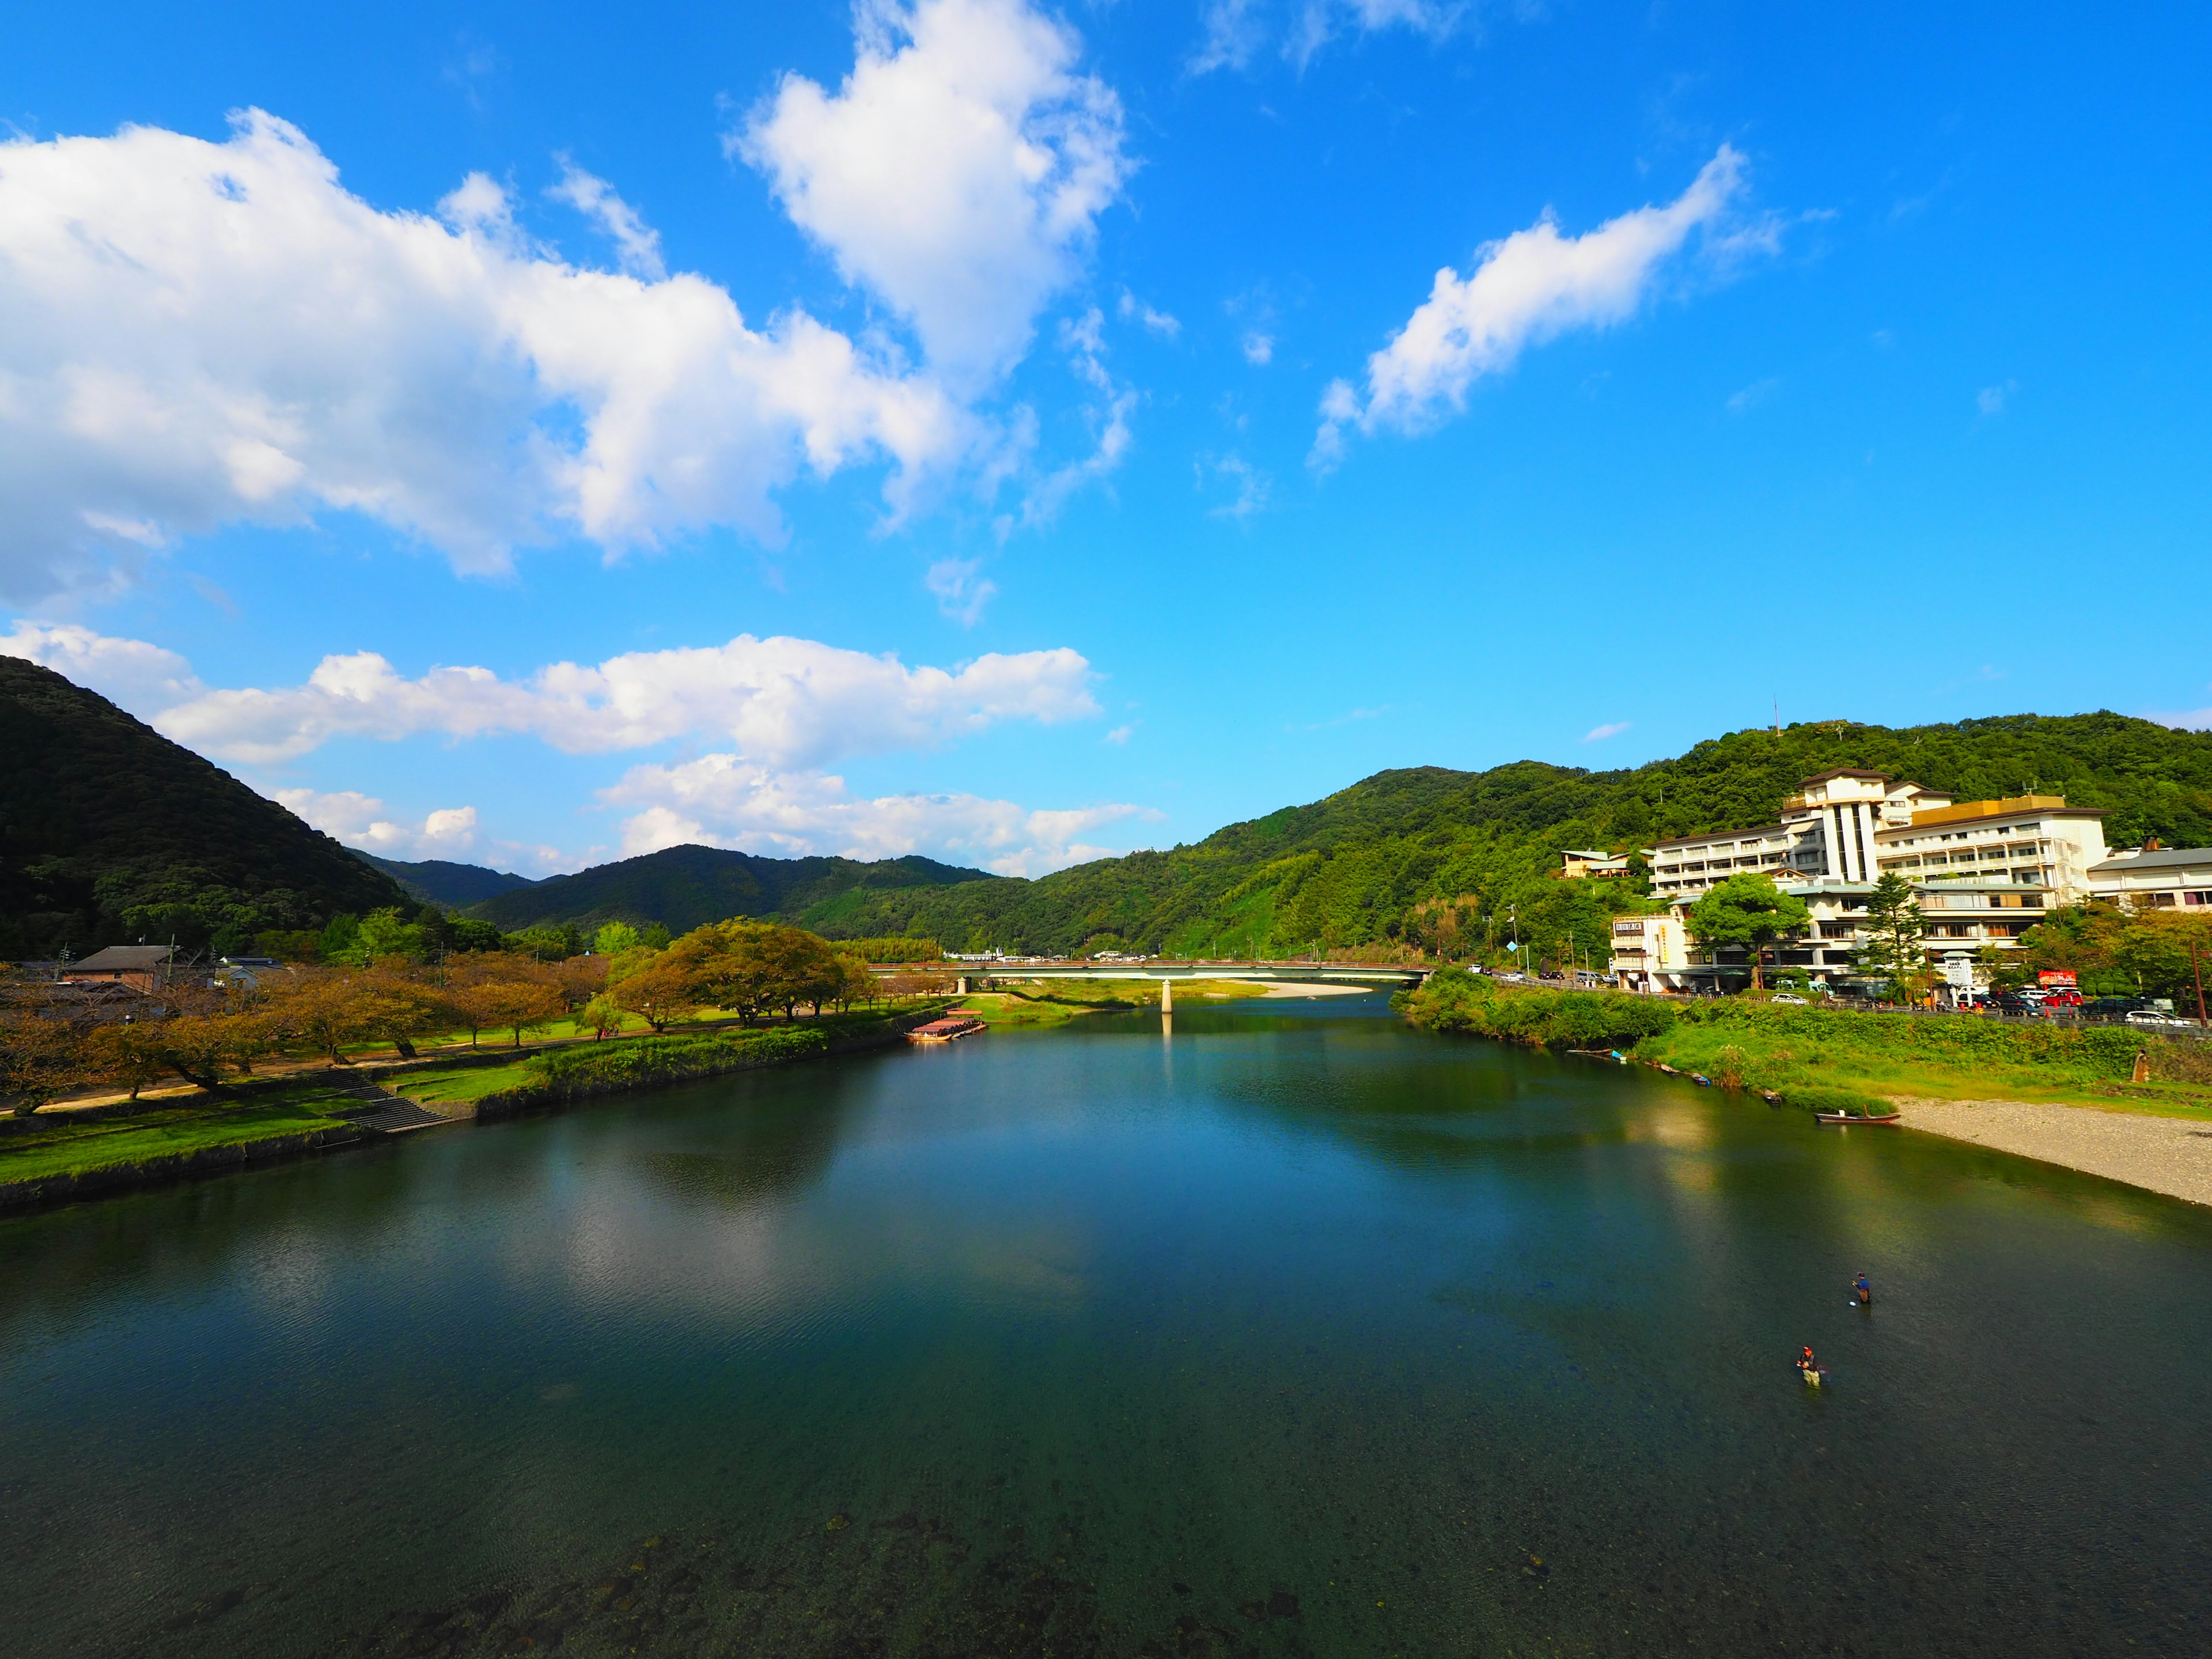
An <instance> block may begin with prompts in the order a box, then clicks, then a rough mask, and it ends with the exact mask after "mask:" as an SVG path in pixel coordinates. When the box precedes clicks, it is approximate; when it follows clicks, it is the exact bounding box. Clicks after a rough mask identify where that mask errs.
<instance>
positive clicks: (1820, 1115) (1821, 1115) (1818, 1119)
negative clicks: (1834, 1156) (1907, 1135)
mask: <svg viewBox="0 0 2212 1659" xmlns="http://www.w3.org/2000/svg"><path fill="white" fill-rule="evenodd" d="M1903 1115H1904V1114H1902V1113H1900V1112H1886V1113H1884V1114H1882V1115H1881V1116H1879V1117H1863V1116H1861V1115H1859V1114H1858V1113H1857V1112H1815V1113H1814V1114H1813V1121H1814V1122H1815V1123H1873V1124H1883V1123H1895V1122H1896V1121H1898V1119H1899V1117H1901V1116H1903Z"/></svg>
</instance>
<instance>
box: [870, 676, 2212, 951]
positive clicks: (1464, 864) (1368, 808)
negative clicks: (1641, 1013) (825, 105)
mask: <svg viewBox="0 0 2212 1659" xmlns="http://www.w3.org/2000/svg"><path fill="white" fill-rule="evenodd" d="M1838 766H1849V767H1861V768H1866V769H1874V770H1879V771H1883V772H1888V773H1892V774H1894V775H1899V776H1901V777H1905V778H1909V779H1912V780H1915V781H1918V782H1920V783H1923V784H1925V785H1927V786H1928V787H1930V788H1934V789H1944V790H1948V791H1950V792H1951V793H1953V794H1954V795H1955V796H1956V797H1958V798H1959V799H1962V800H1968V799H1986V798H1990V797H1996V796H2003V795H2017V794H2022V793H2029V792H2031V791H2041V792H2043V793H2050V794H2063V795H2065V796H2066V797H2067V798H2068V799H2069V800H2071V801H2072V802H2073V803H2074V804H2075V805H2083V806H2102V807H2106V808H2109V809H2110V811H2111V816H2110V817H2108V818H2106V825H2105V830H2106V838H2107V840H2108V841H2109V842H2110V843H2111V844H2112V845H2113V846H2116V847H2118V846H2130V845H2135V844H2137V843H2139V842H2142V839H2143V838H2144V837H2145V836H2159V837H2160V838H2161V839H2163V840H2165V841H2166V842H2169V843H2171V844H2174V845H2182V846H2189V845H2195V846H2203V845H2207V844H2212V732H2182V731H2176V730H2174V729H2172V728H2171V727H2168V726H2160V725H2157V724H2155V723H2154V722H2152V721H2149V720H2132V719H2130V718H2128V717H2126V716H2124V715H2119V714H2076V715H2067V716H2060V717H2046V716H2040V715H2034V714H2019V715H2009V716H2004V717H2001V718H1996V719H1990V720H1964V721H1960V722H1957V723H1955V724H1951V725H1943V726H1910V727H1905V728H1901V729H1898V728H1891V727H1886V726H1861V725H1856V724H1853V723H1852V722H1850V721H1846V720H1822V721H1818V722H1814V723H1809V724H1805V725H1797V726H1789V727H1787V728H1785V729H1784V731H1782V732H1779V733H1777V732H1771V731H1765V730H1753V731H1747V732H1732V733H1730V734H1729V736H1727V737H1724V738H1714V739H1712V740H1711V741H1709V742H1705V743H1701V744H1698V745H1697V747H1695V748H1694V749H1692V750H1690V751H1689V752H1688V753H1687V754H1686V755H1681V756H1678V757H1674V758H1672V759H1668V760H1660V761H1654V762H1651V763H1650V764H1648V765H1644V766H1640V767H1637V768H1635V769H1632V770H1624V771H1615V772H1589V771H1583V770H1582V769H1577V768H1573V767H1561V766H1552V765H1547V764H1546V763H1542V762H1540V761H1516V762H1515V763H1511V764H1510V765H1506V766H1499V767H1494V768H1492V769H1491V770H1489V771H1486V772H1454V771H1449V770H1446V769H1443V768H1442V767H1418V768H1413V769H1407V770H1402V771H1391V772H1379V773H1377V774H1376V775H1374V776H1373V777H1370V778H1368V779H1366V780H1364V781H1362V782H1359V783H1356V784H1354V785H1352V787H1350V788H1348V789H1344V790H1340V791H1339V792H1338V793H1335V794H1334V795H1331V796H1329V797H1328V799H1325V800H1321V801H1316V802H1315V803H1314V804H1313V805H1309V806H1297V807H1285V808H1284V809H1283V810H1282V811H1278V812H1273V813H1270V814H1269V815H1268V816H1267V817H1263V818H1255V819H1253V820H1251V821H1249V822H1248V823H1234V824H1231V825H1230V826H1229V827H1228V828H1226V829H1221V830H1219V831H1217V832H1216V833H1215V834H1213V835H1212V836H1207V837H1206V839H1205V840H1204V841H1201V842H1197V843H1195V844H1194V845H1192V846H1188V847H1177V848H1174V849H1173V850H1171V851H1169V852H1159V853H1137V854H1131V855H1129V856H1128V857H1127V858H1121V859H1109V860H1101V861H1100V862H1098V863H1095V864H1086V865H1081V866H1078V867H1076V868H1074V869H1072V870H1063V871H1061V872H1059V873H1057V874H1055V875H1050V876H1046V877H1044V878H1041V879H1039V880H1036V881H1018V880H1010V879H1004V878H1001V879H996V880H992V881H988V882H975V883H967V884H959V885H955V886H950V887H927V888H914V889H903V890H892V891H877V892H870V893H866V894H864V895H862V896H860V900H858V901H856V902H854V903H853V904H851V905H849V906H848V907H847V908H845V909H844V910H843V911H842V912H841V914H840V915H839V917H838V923H839V927H840V930H841V931H842V932H844V933H848V934H849V935H854V936H857V935H864V934H871V933H927V934H930V935H931V936H933V937H934V938H936V939H940V940H942V941H944V943H945V945H946V947H947V948H948V949H952V950H959V949H963V948H982V947H984V946H987V945H997V946H1000V947H1001V948H1003V949H1006V950H1008V951H1068V950H1073V949H1074V948H1075V947H1076V946H1078V945H1081V944H1082V943H1083V942H1084V941H1085V939H1090V938H1091V937H1092V936H1093V935H1095V934H1099V933H1114V934H1116V935H1118V936H1120V937H1121V939H1125V940H1127V942H1128V943H1129V944H1131V945H1137V946H1141V947H1143V948H1145V949H1147V950H1163V951H1169V952H1170V953H1174V954H1182V953H1185V952H1195V953H1201V954H1211V953H1214V952H1216V951H1237V952H1243V951H1252V950H1256V951H1261V952H1262V953H1267V952H1273V953H1286V952H1295V951H1304V950H1307V949H1310V948H1313V947H1316V946H1321V947H1341V946H1354V945H1386V946H1387V945H1400V944H1402V945H1419V946H1424V947H1433V946H1434V945H1437V944H1438V943H1440V942H1443V943H1451V942H1455V941H1460V940H1464V939H1466V938H1467V937H1468V934H1469V933H1470V931H1472V932H1473V933H1475V934H1477V935H1479V936H1480V937H1482V938H1484V939H1497V940H1499V941H1502V940H1504V939H1505V938H1506V937H1507V936H1508V934H1509V933H1515V932H1517V933H1518V934H1519V935H1520V937H1522V938H1523V939H1530V940H1534V941H1536V942H1537V943H1538V944H1539V945H1540V947H1541V948H1542V949H1543V950H1544V951H1547V953H1548V952H1550V951H1552V950H1553V948H1554V945H1556V944H1558V943H1559V941H1562V940H1570V941H1571V943H1572V944H1573V945H1574V947H1575V948H1576V949H1577V950H1579V951H1584V952H1588V953H1589V954H1591V955H1595V956H1601V955H1602V952H1603V950H1604V948H1605V944H1606V932H1607V907H1608V906H1610V905H1613V904H1618V903H1620V902H1623V901H1624V900H1625V899H1626V897H1627V896H1629V895H1630V894H1632V893H1633V892H1634V891H1636V890H1638V889H1639V888H1640V886H1641V884H1640V883H1636V884H1630V885H1629V886H1628V887H1626V889H1624V888H1623V887H1621V886H1620V884H1609V883H1595V882H1561V881H1556V880H1553V879H1552V877H1551V872H1553V870H1555V869H1556V868H1557V867H1558V855H1559V851H1560V850H1561V849H1562V848H1569V847H1601V848H1616V849H1631V848H1638V847H1642V846H1644V845H1648V844H1649V843H1650V841H1651V840H1652V839H1654V838H1655V837H1657V836H1675V835H1693V834H1698V833H1701V832H1703V831H1706V830H1713V829H1731V828H1735V827H1738V826H1744V827H1749V826H1753V825H1757V824H1761V823H1772V822H1773V821H1774V819H1775V817H1776V815H1777V814H1778V812H1779V811H1780V810H1781V806H1782V802H1783V800H1784V798H1785V797H1786V796H1788V795H1789V794H1790V793H1792V792H1793V791H1794V790H1795V789H1796V786H1797V783H1798V781H1800V780H1801V779H1803V778H1806V777H1809V776H1811V775H1814V773H1817V772H1822V771H1826V770H1827V769H1829V768H1831V767H1838Z"/></svg>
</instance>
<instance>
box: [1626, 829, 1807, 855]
mask: <svg viewBox="0 0 2212 1659" xmlns="http://www.w3.org/2000/svg"><path fill="white" fill-rule="evenodd" d="M1789 827H1790V826H1789V825H1788V824H1786V823H1760V824H1754V825H1753V827H1752V828H1750V829H1716V830H1713V831H1712V832H1711V834H1709V835H1703V836H1668V837H1666V839H1664V840H1663V841H1661V842H1658V843H1657V845H1656V846H1652V847H1647V848H1644V855H1645V856H1646V857H1647V858H1648V857H1650V855H1651V854H1654V853H1656V852H1658V851H1659V850H1660V849H1661V848H1668V847H1694V846H1701V845H1703V844H1704V843H1705V842H1714V841H1748V840H1750V839H1751V838H1752V837H1753V836H1774V835H1779V834H1781V832H1782V831H1783V830H1784V829H1788V828H1789Z"/></svg>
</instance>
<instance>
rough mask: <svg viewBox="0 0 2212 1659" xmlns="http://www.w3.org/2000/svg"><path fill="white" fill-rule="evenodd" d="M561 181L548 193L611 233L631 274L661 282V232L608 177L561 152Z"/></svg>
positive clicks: (663, 269)
mask: <svg viewBox="0 0 2212 1659" xmlns="http://www.w3.org/2000/svg"><path fill="white" fill-rule="evenodd" d="M556 159H557V160H558V161H560V163H561V182H560V183H559V184H557V185H554V186H553V187H552V188H551V189H550V190H548V191H546V192H545V193H546V194H547V195H548V196H550V197H553V199H554V200H555V201H556V202H566V203H568V205H569V206H571V207H573V208H574V209H575V210H576V211H577V212H579V213H580V214H582V215H583V216H585V217H586V218H587V219H590V220H592V222H595V223H596V224H597V225H598V226H599V228H600V229H601V230H603V231H605V233H606V234H607V237H608V239H609V240H611V241H612V242H613V243H614V245H615V249H616V252H617V253H618V254H619V255H620V256H621V258H622V268H623V270H626V271H628V272H629V274H630V275H631V276H637V277H641V278H643V279H644V280H645V281H647V282H648V283H657V282H659V281H660V280H661V279H662V278H664V277H665V276H667V275H668V267H667V266H666V265H665V264H662V263H661V258H660V233H659V231H657V230H655V229H653V228H652V227H651V226H649V225H647V223H646V222H645V220H644V218H643V217H642V216H641V215H640V214H639V213H638V211H637V210H636V209H635V208H634V207H632V206H631V205H630V204H629V203H628V202H625V201H623V198H622V197H619V196H617V195H616V194H615V191H614V187H613V186H612V185H609V184H608V183H607V181H606V180H605V179H599V178H594V177H593V176H592V174H590V173H586V172H585V171H584V170H583V168H581V167H578V166H577V165H576V164H575V163H574V162H573V161H570V160H569V159H568V157H567V156H565V155H562V156H559V157H557V158H556Z"/></svg>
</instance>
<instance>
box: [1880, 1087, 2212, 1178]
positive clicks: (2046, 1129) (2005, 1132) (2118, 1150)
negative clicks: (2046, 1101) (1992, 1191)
mask: <svg viewBox="0 0 2212 1659" xmlns="http://www.w3.org/2000/svg"><path fill="white" fill-rule="evenodd" d="M1893 1104H1894V1105H1895V1106H1896V1107H1897V1109H1898V1110H1899V1112H1900V1113H1902V1114H1903V1121H1904V1125H1905V1127H1906V1128H1908V1129H1924V1130H1926V1131H1927V1132H1928V1133H1929V1134H1936V1135H1945V1136H1948V1137H1949V1138H1950V1139H1953V1140H1968V1141H1972V1142H1973V1143H1974V1145H1976V1146H1988V1147H1990V1148H1993V1149H1994V1150H1996V1151H1997V1152H2013V1153H2015V1154H2017V1155H2018V1156H2020V1157H2021V1158H2037V1159H2039V1160H2041V1161H2042V1162H2043V1163H2045V1164H2061V1165H2063V1166H2064V1167H2065V1168H2067V1169H2069V1170H2081V1171H2082V1172H2083V1173H2084V1174H2086V1175H2093V1176H2104V1177H2105V1178H2106V1179H2107V1180H2109V1181H2124V1182H2127V1183H2128V1184H2129V1185H2130V1186H2131V1187H2142V1188H2148V1190H2150V1191H2152V1192H2154V1193H2164V1194H2167V1195H2168V1196H2169V1197H2172V1198H2181V1199H2186V1200H2189V1201H2190V1202H2191V1203H2192V1204H2212V1123H2207V1122H2205V1121H2202V1120H2200V1119H2197V1118H2186V1117H2155V1116H2153V1115H2150V1114H2149V1113H2147V1112H2106V1111H2100V1110H2099V1109H2097V1108H2095V1107H2093V1106H2052V1105H2040V1104H2036V1103H2032V1102H2029V1101H2024V1100H1926V1099H1920V1098H1917V1097H1912V1096H1910V1095H1907V1096H1901V1097H1896V1098H1895V1099H1894V1101H1893Z"/></svg>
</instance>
